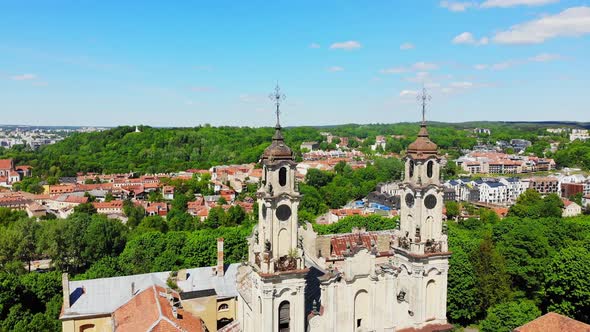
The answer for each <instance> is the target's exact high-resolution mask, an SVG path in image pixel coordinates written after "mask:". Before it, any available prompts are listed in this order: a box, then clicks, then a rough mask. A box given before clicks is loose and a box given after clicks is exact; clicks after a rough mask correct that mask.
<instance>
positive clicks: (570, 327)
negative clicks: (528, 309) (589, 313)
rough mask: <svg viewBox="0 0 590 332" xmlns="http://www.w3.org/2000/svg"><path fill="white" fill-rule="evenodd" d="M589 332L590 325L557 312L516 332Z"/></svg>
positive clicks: (536, 320)
mask: <svg viewBox="0 0 590 332" xmlns="http://www.w3.org/2000/svg"><path fill="white" fill-rule="evenodd" d="M562 331H568V332H588V331H590V325H588V324H585V323H582V322H580V321H577V320H575V319H571V318H569V317H566V316H563V315H560V314H558V313H555V312H549V313H547V314H545V315H543V316H541V317H539V318H537V319H535V320H533V321H531V322H528V323H526V324H524V325H523V326H519V327H517V328H515V329H514V332H562Z"/></svg>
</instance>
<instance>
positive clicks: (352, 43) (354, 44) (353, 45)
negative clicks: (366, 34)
mask: <svg viewBox="0 0 590 332" xmlns="http://www.w3.org/2000/svg"><path fill="white" fill-rule="evenodd" d="M330 48H331V49H335V50H337V49H340V50H347V51H350V50H356V49H359V48H361V43H359V42H358V41H356V40H349V41H345V42H339V43H334V44H332V45H330Z"/></svg>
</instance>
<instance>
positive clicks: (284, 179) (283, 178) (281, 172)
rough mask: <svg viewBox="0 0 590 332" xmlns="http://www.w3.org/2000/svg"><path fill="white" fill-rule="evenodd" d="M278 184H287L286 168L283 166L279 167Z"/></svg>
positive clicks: (282, 185)
mask: <svg viewBox="0 0 590 332" xmlns="http://www.w3.org/2000/svg"><path fill="white" fill-rule="evenodd" d="M279 184H280V185H281V187H284V186H285V185H286V184H287V169H286V168H285V167H281V169H280V170H279Z"/></svg>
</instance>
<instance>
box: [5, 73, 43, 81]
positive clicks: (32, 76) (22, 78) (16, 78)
mask: <svg viewBox="0 0 590 332" xmlns="http://www.w3.org/2000/svg"><path fill="white" fill-rule="evenodd" d="M36 78H37V75H35V74H22V75H14V76H11V77H10V79H11V80H14V81H29V80H34V79H36Z"/></svg>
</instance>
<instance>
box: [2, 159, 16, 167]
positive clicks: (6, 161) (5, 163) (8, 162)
mask: <svg viewBox="0 0 590 332" xmlns="http://www.w3.org/2000/svg"><path fill="white" fill-rule="evenodd" d="M12 165H13V163H12V159H0V169H12Z"/></svg>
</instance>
